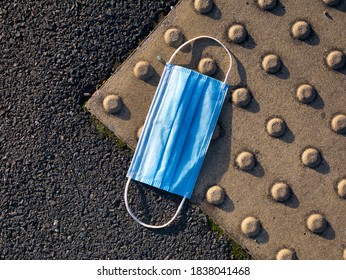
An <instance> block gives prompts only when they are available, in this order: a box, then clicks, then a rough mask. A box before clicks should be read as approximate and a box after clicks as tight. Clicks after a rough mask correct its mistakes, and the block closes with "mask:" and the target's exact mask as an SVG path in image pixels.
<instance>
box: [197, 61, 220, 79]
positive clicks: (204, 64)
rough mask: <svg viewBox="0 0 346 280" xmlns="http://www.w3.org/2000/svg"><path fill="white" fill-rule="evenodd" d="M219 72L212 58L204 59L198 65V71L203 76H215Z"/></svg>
mask: <svg viewBox="0 0 346 280" xmlns="http://www.w3.org/2000/svg"><path fill="white" fill-rule="evenodd" d="M216 70H217V64H216V62H215V60H214V59H212V58H210V57H204V58H202V59H201V61H200V62H199V63H198V71H199V72H201V73H202V74H205V75H208V76H213V75H214V74H215V72H216Z"/></svg>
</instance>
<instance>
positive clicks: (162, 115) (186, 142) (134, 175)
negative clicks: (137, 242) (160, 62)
mask: <svg viewBox="0 0 346 280" xmlns="http://www.w3.org/2000/svg"><path fill="white" fill-rule="evenodd" d="M201 38H207V39H211V40H214V41H216V42H218V43H219V44H220V45H221V46H222V47H223V48H224V49H225V50H226V52H227V54H228V55H229V58H230V66H229V69H228V71H227V73H226V76H225V80H224V81H223V82H221V81H219V80H216V79H214V78H211V77H208V76H206V75H203V74H201V73H199V72H196V71H193V70H191V69H188V68H184V67H182V66H178V65H174V64H172V60H173V59H174V57H175V55H176V54H177V53H178V52H179V51H180V50H181V49H182V48H183V47H184V46H185V45H187V44H189V43H190V42H192V41H195V40H197V39H201ZM231 67H232V57H231V54H230V52H229V50H228V49H227V48H226V47H225V46H224V45H223V44H222V43H221V42H220V41H218V40H217V39H215V38H213V37H210V36H199V37H196V38H194V39H191V40H189V41H187V42H185V43H184V44H182V45H181V46H180V47H179V48H178V49H177V50H176V51H175V52H174V53H173V55H172V56H171V58H170V60H169V61H168V63H167V64H166V66H165V69H164V71H163V74H162V76H161V79H160V82H159V85H158V88H157V90H156V93H155V96H154V99H153V101H152V104H151V106H150V109H149V112H148V115H147V117H146V120H145V123H144V126H143V130H142V134H141V136H140V139H139V142H138V145H137V148H136V151H135V154H134V156H133V159H132V162H131V165H130V168H129V170H128V173H127V177H128V180H127V183H126V187H125V195H124V197H125V205H126V209H127V211H128V212H129V214H130V215H131V217H132V218H133V219H134V220H135V221H136V222H138V223H139V224H141V225H142V226H145V227H148V228H163V227H166V226H168V225H169V224H170V223H171V222H173V220H174V219H175V218H176V217H177V216H178V214H179V212H180V210H181V208H182V206H183V204H184V202H185V200H186V198H188V199H190V197H191V194H192V191H193V188H194V186H195V183H196V180H197V177H198V174H199V171H200V169H201V167H202V163H203V160H204V158H205V155H206V152H207V149H208V146H209V143H210V141H211V138H212V135H213V132H214V129H215V126H216V122H217V119H218V117H219V115H220V111H221V108H222V105H223V102H224V100H225V97H226V94H227V90H228V88H229V85H228V84H226V81H227V79H228V76H229V74H230V71H231ZM131 180H135V181H139V182H142V183H144V184H147V185H151V186H154V187H156V188H159V189H162V190H165V191H168V192H170V193H174V194H177V195H180V196H182V197H183V199H182V201H181V203H180V205H179V207H178V210H177V211H176V213H175V215H174V216H173V217H172V218H171V220H170V221H168V222H167V223H165V224H163V225H158V226H155V225H149V224H145V223H143V222H142V221H140V220H139V219H138V218H137V217H136V216H135V215H134V214H133V212H132V211H131V209H130V207H129V205H128V201H127V194H128V188H129V185H130V182H131Z"/></svg>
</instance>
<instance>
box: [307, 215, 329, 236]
mask: <svg viewBox="0 0 346 280" xmlns="http://www.w3.org/2000/svg"><path fill="white" fill-rule="evenodd" d="M306 225H307V227H308V229H309V230H310V231H311V232H312V233H316V234H320V233H323V232H324V231H325V230H326V228H327V225H328V224H327V220H326V218H325V217H324V216H323V215H321V214H311V215H310V216H309V217H308V219H307V220H306Z"/></svg>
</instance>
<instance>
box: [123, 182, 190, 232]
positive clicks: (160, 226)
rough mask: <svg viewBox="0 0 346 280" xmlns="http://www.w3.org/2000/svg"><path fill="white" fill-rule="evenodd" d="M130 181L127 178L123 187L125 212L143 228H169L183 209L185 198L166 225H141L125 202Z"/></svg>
mask: <svg viewBox="0 0 346 280" xmlns="http://www.w3.org/2000/svg"><path fill="white" fill-rule="evenodd" d="M131 180H132V178H130V177H129V178H128V180H127V182H126V186H125V194H124V199H125V206H126V209H127V212H129V214H130V216H131V217H132V218H133V219H134V220H135V221H136V222H137V223H139V224H140V225H142V226H144V227H147V228H156V229H157V228H164V227H167V226H169V225H170V224H171V223H172V222H173V221H174V220H175V218H176V217H177V216H178V214H179V212H180V210H181V208H182V207H183V205H184V202H185V200H186V196H184V198H183V200H182V201H181V202H180V205H179V207H178V209H177V211H176V212H175V214H174V216H173V217H172V219H170V220H169V221H168V222H167V223H165V224H163V225H158V226H154V225H149V224H146V223H143V222H142V221H141V220H140V219H138V218H137V217H136V216H135V214H133V212H132V210H131V208H130V206H129V203H128V201H127V193H128V190H129V186H130V183H131Z"/></svg>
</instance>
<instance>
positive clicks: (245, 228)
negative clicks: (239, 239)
mask: <svg viewBox="0 0 346 280" xmlns="http://www.w3.org/2000/svg"><path fill="white" fill-rule="evenodd" d="M261 227H262V225H261V222H260V221H259V220H258V219H257V218H255V217H247V218H245V219H244V220H243V221H242V222H241V231H242V232H243V234H245V235H246V236H247V237H250V238H253V237H256V236H258V234H259V233H260V231H261Z"/></svg>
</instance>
